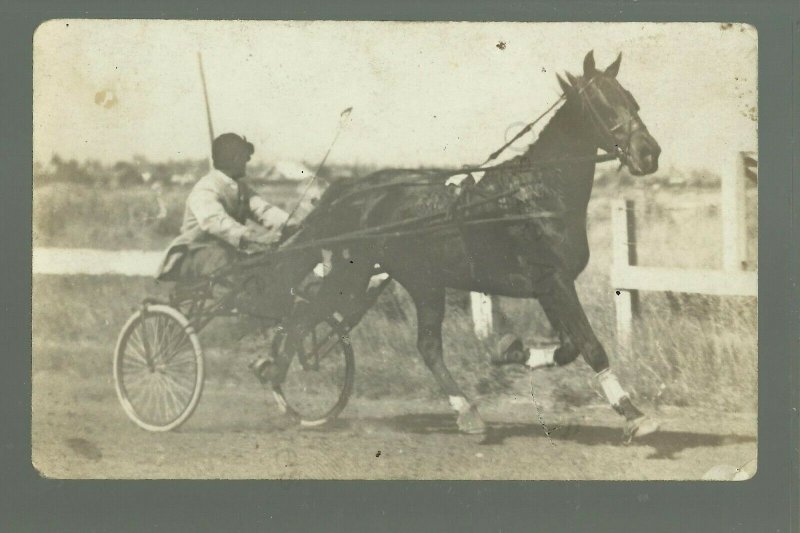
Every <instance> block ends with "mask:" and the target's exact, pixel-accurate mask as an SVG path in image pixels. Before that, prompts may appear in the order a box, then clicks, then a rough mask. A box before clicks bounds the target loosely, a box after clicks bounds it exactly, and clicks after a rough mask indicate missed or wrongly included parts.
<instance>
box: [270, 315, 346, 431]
mask: <svg viewBox="0 0 800 533" xmlns="http://www.w3.org/2000/svg"><path fill="white" fill-rule="evenodd" d="M283 341H284V338H282V337H281V338H280V339H276V344H277V346H276V347H277V348H278V349H282V348H283ZM302 344H303V349H302V350H301V351H300V353H298V354H297V355H295V356H294V357H292V361H291V364H290V366H289V370H288V372H287V374H286V379H285V380H284V381H283V383H282V384H281V385H280V386H276V387H274V393H275V397H276V400H277V401H278V406H279V407H280V408H281V409H282V410H283V411H285V412H287V413H289V414H290V415H292V416H295V417H296V418H298V419H299V421H300V423H301V424H302V425H306V426H316V425H321V424H324V423H326V422H329V421H330V420H332V419H333V418H335V417H336V415H338V414H339V412H341V410H342V409H343V408H344V406H345V404H346V403H347V399H348V397H349V395H350V391H351V389H352V384H353V374H354V359H353V353H352V348H351V347H350V344H349V339H348V338H347V336H346V335H344V333H343V332H342V331H341V330H340V328H338V326H337V324H336V323H335V322H332V323H328V322H321V323H320V324H317V325H316V326H315V327H314V329H313V330H312V331H310V332H308V333H307V334H306V336H305V337H304V338H303V343H302ZM314 348H316V349H314Z"/></svg>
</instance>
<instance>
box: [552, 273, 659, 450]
mask: <svg viewBox="0 0 800 533" xmlns="http://www.w3.org/2000/svg"><path fill="white" fill-rule="evenodd" d="M539 301H540V302H541V304H542V306H543V307H544V309H545V312H546V313H547V316H548V318H550V320H551V321H552V322H553V325H554V326H555V327H556V329H557V330H558V331H560V332H563V334H564V335H565V336H566V337H567V338H568V339H569V341H570V344H571V347H570V350H569V355H570V356H573V355H574V354H576V353H577V352H580V353H581V354H583V358H584V359H585V360H586V362H587V363H588V364H589V366H590V367H592V370H594V371H595V372H596V376H597V380H598V382H599V383H600V386H601V388H602V389H603V393H604V394H605V396H606V399H607V400H608V402H609V404H611V407H613V408H614V410H615V411H617V412H618V413H619V414H621V415H622V416H624V417H625V420H626V428H625V432H626V436H628V437H635V436H644V435H647V434H650V433H653V432H655V431H657V430H658V423H657V422H656V421H655V420H654V419H652V418H649V417H647V416H645V415H644V413H642V412H641V411H640V410H639V409H638V408H637V407H636V406H635V405H634V404H633V402H632V401H631V398H630V395H629V394H628V393H627V392H626V391H625V389H623V388H622V386H621V385H620V383H619V380H618V379H617V376H616V375H615V374H614V372H613V371H612V370H611V368H610V367H609V363H608V356H607V355H606V351H605V349H604V348H603V345H602V344H600V341H599V340H598V339H597V336H596V335H595V333H594V330H593V329H592V326H591V325H590V324H589V320H588V318H587V317H586V313H585V312H584V310H583V306H582V305H581V303H580V300H579V299H578V293H577V291H576V290H575V283H574V281H572V280H568V279H566V278H565V277H564V276H563V275H561V274H555V275H554V276H553V284H552V287H551V289H550V290H549V291H547V292H545V293H544V294H542V295H541V297H540V299H539ZM566 354H567V352H565V355H566Z"/></svg>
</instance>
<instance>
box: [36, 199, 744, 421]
mask: <svg viewBox="0 0 800 533" xmlns="http://www.w3.org/2000/svg"><path fill="white" fill-rule="evenodd" d="M292 194H294V191H292V190H286V189H281V190H271V191H267V192H266V196H267V197H268V198H271V199H273V201H276V200H275V198H277V199H278V200H277V201H276V202H277V203H283V204H284V205H285V204H287V203H290V202H291V199H292ZM618 194H620V191H618V190H615V189H603V190H598V191H596V193H595V198H594V199H593V201H592V203H591V204H590V217H589V236H590V246H591V249H592V259H591V261H590V264H589V267H588V268H587V270H586V271H585V272H584V273H583V274H582V276H581V277H580V278H579V280H578V290H579V294H580V296H581V298H582V301H583V303H584V307H585V309H586V312H587V314H588V316H589V319H590V321H591V323H592V325H593V327H594V329H595V332H596V334H597V335H598V337H599V339H600V341H601V342H602V343H603V345H604V346H605V347H606V349H607V351H608V352H609V356H610V359H611V362H612V367H613V368H615V371H616V372H617V374H618V375H619V377H620V380H621V382H622V383H623V386H626V387H627V388H629V389H630V390H631V391H632V392H633V393H634V394H635V396H636V397H637V398H639V399H640V400H643V401H644V402H646V403H648V404H654V405H659V404H666V405H679V406H681V405H701V406H709V407H715V408H719V409H727V410H744V411H749V412H750V411H755V406H756V404H755V402H756V382H757V379H756V377H757V365H756V362H757V356H756V354H757V337H756V329H757V328H756V325H757V315H756V313H757V309H756V301H755V300H754V299H752V298H714V297H705V296H699V295H665V294H661V293H643V294H642V296H641V299H642V318H641V320H639V321H637V323H636V324H635V335H634V339H635V345H634V347H633V350H632V352H631V353H629V354H628V353H623V352H621V351H620V350H618V349H617V346H616V342H615V334H614V328H615V327H614V297H615V294H614V292H613V290H612V287H611V286H610V283H609V278H608V271H609V266H610V249H611V236H610V220H609V212H610V209H609V201H610V200H611V199H612V198H614V197H615V196H617V195H618ZM185 195H186V190H167V191H165V192H164V193H162V198H163V200H164V202H165V204H166V206H167V216H166V217H164V218H161V219H156V218H152V215H153V213H157V212H158V205H157V203H156V201H155V193H154V192H153V191H151V190H144V189H137V190H132V191H118V190H115V191H101V190H95V189H90V188H80V187H78V188H76V187H74V186H73V187H70V188H69V189H65V188H64V187H63V186H48V187H43V188H41V189H40V190H37V191H35V196H34V198H35V200H34V209H35V211H34V218H35V224H34V238H35V243H36V245H40V246H64V247H68V246H75V247H77V246H82V247H93V248H112V249H125V248H144V249H158V248H162V247H163V246H165V245H166V243H167V242H169V240H170V239H171V238H172V237H173V235H174V234H175V233H176V232H177V229H178V226H179V223H180V214H181V212H182V203H183V200H184V198H185ZM647 195H648V196H649V197H648V198H642V199H641V200H638V201H637V206H638V207H637V209H638V211H637V217H638V226H639V228H640V230H639V234H638V236H637V240H638V244H639V257H640V264H645V265H659V266H675V267H694V268H719V267H720V266H721V245H720V240H721V227H720V219H719V208H718V198H719V191H718V190H717V191H715V190H713V189H712V190H710V191H709V190H703V191H699V190H698V191H692V190H688V191H682V192H675V191H672V190H668V189H662V190H660V191H657V192H656V193H651V192H648V193H647ZM749 201H750V203H751V204H754V203H755V195H754V191H751V194H750V198H749ZM690 204H691V206H692V207H691V209H687V208H685V207H686V206H687V205H690ZM755 223H756V214H755V209H754V205H751V209H750V214H749V215H748V232H749V235H750V244H749V250H750V252H751V254H753V257H754V256H755V252H756V242H755V240H756V239H755V235H756V234H757V231H756V227H755ZM753 263H755V260H753ZM165 289H166V288H165V287H163V286H159V285H157V284H156V283H155V282H154V281H153V280H149V279H145V278H123V277H116V276H103V277H89V276H72V277H57V276H38V275H37V276H35V277H34V294H33V338H34V357H33V370H34V372H38V371H53V372H61V373H66V374H68V375H76V376H85V377H91V376H105V377H106V379H108V380H110V369H111V354H112V350H113V346H114V342H115V340H116V336H117V334H118V331H119V328H120V327H121V326H122V324H123V323H124V321H125V320H126V318H127V316H128V315H129V314H130V312H131V311H132V310H133V308H134V307H135V306H136V305H137V303H138V302H139V301H140V300H141V299H142V297H144V296H145V295H159V294H163V293H164V291H165ZM466 299H467V298H466V295H465V294H463V293H459V292H456V291H453V292H451V293H449V294H448V315H447V318H446V321H445V324H444V339H445V353H446V355H445V358H446V362H447V363H448V365H449V367H450V368H451V371H452V373H453V374H454V377H455V378H456V380H457V381H458V382H459V383H461V384H462V386H463V387H464V389H465V391H466V392H467V393H468V394H470V395H472V396H476V397H478V398H479V399H487V398H488V399H491V398H494V397H498V396H501V395H504V396H507V395H513V396H528V395H530V392H531V386H532V385H533V386H534V387H535V388H536V391H537V398H538V397H543V398H547V401H549V402H552V403H554V404H558V405H560V406H562V407H564V408H569V407H571V406H576V405H582V404H587V403H595V402H599V401H601V396H600V393H599V389H598V388H597V385H596V383H595V381H594V379H593V375H592V372H591V370H590V369H589V368H588V365H586V364H585V363H584V362H583V361H582V360H578V361H576V362H575V363H573V364H572V365H569V366H568V367H564V368H557V369H552V370H547V371H541V372H537V373H534V374H530V373H527V372H525V371H521V370H519V369H514V368H502V369H496V368H493V367H491V366H490V365H489V363H488V352H489V350H492V349H494V344H493V342H494V339H491V340H489V341H487V342H482V341H480V340H478V339H477V338H475V336H474V334H473V333H472V330H471V319H470V317H469V312H468V308H467V306H466V304H465V302H466ZM398 309H399V311H400V312H399V313H398V312H397V311H398ZM503 310H504V312H505V314H507V315H508V317H509V319H510V326H511V328H512V329H513V330H514V331H515V332H517V333H518V334H520V335H522V336H523V337H524V338H526V339H527V340H532V339H534V338H538V337H541V336H546V335H548V334H549V329H548V327H547V325H546V320H545V317H544V314H543V312H542V311H541V308H540V307H539V305H538V304H537V303H536V302H533V301H525V300H511V299H504V300H503ZM404 317H405V318H404ZM247 331H248V328H247V325H246V324H239V323H232V322H229V321H222V320H221V321H219V322H218V323H215V324H212V326H211V327H210V328H209V329H208V330H206V331H204V332H203V334H202V335H201V339H202V341H203V343H204V346H205V347H206V348H207V350H206V354H207V360H208V376H209V379H210V380H215V381H221V382H225V383H232V384H236V385H241V386H245V387H255V386H256V385H255V383H254V379H253V378H252V377H251V376H250V375H249V372H248V371H247V369H246V363H247V362H248V360H249V359H250V358H252V357H254V356H255V355H256V354H257V353H258V352H259V351H260V350H263V349H265V343H264V342H263V341H261V340H259V338H258V337H257V336H254V335H246V336H245V337H244V338H242V339H241V340H240V339H239V338H240V337H241V336H242V335H243V334H245V333H246V332H247ZM352 340H353V344H354V347H355V350H356V361H357V372H356V396H360V397H366V398H430V399H431V400H433V399H441V395H440V393H439V389H438V386H437V385H436V383H435V381H434V379H433V377H432V375H431V374H430V372H429V371H428V370H427V368H425V366H424V364H423V363H422V360H421V358H420V357H419V355H418V353H417V350H416V331H415V319H414V310H413V306H412V305H411V302H410V301H409V299H408V296H407V295H406V294H405V292H404V291H403V290H402V289H401V288H399V287H395V289H394V290H392V291H387V292H386V293H385V294H384V295H382V297H381V300H379V302H378V305H377V306H376V307H375V309H373V310H372V311H370V312H369V313H368V315H367V316H366V317H365V319H364V321H363V322H362V323H361V324H360V325H359V326H358V327H357V328H356V329H355V330H354V331H353V333H352Z"/></svg>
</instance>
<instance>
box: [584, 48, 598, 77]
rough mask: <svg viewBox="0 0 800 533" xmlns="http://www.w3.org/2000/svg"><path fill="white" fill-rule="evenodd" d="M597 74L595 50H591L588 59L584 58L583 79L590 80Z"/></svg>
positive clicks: (587, 55)
mask: <svg viewBox="0 0 800 533" xmlns="http://www.w3.org/2000/svg"><path fill="white" fill-rule="evenodd" d="M596 72H597V68H596V67H595V66H594V50H589V53H588V54H586V57H584V58H583V77H584V78H586V79H589V78H590V77H592V76H593V75H594V74H595V73H596Z"/></svg>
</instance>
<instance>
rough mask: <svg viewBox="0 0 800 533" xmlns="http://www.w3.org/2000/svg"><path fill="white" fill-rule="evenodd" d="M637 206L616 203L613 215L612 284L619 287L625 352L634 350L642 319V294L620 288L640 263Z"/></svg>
mask: <svg viewBox="0 0 800 533" xmlns="http://www.w3.org/2000/svg"><path fill="white" fill-rule="evenodd" d="M635 208H636V204H635V203H634V202H633V200H616V201H615V202H614V203H613V205H612V211H611V238H612V246H613V255H612V264H611V282H612V284H614V285H615V287H614V288H615V289H616V291H615V292H617V293H619V294H616V295H615V300H614V302H615V308H616V311H617V313H616V314H617V317H616V318H617V343H618V344H619V346H620V348H621V349H622V350H630V348H631V332H632V329H633V319H634V317H636V316H638V315H639V291H636V290H625V289H624V288H620V286H621V285H624V283H623V282H622V277H623V276H624V274H625V270H626V268H627V267H629V266H634V265H636V264H637V262H638V255H637V251H636V214H635Z"/></svg>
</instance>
